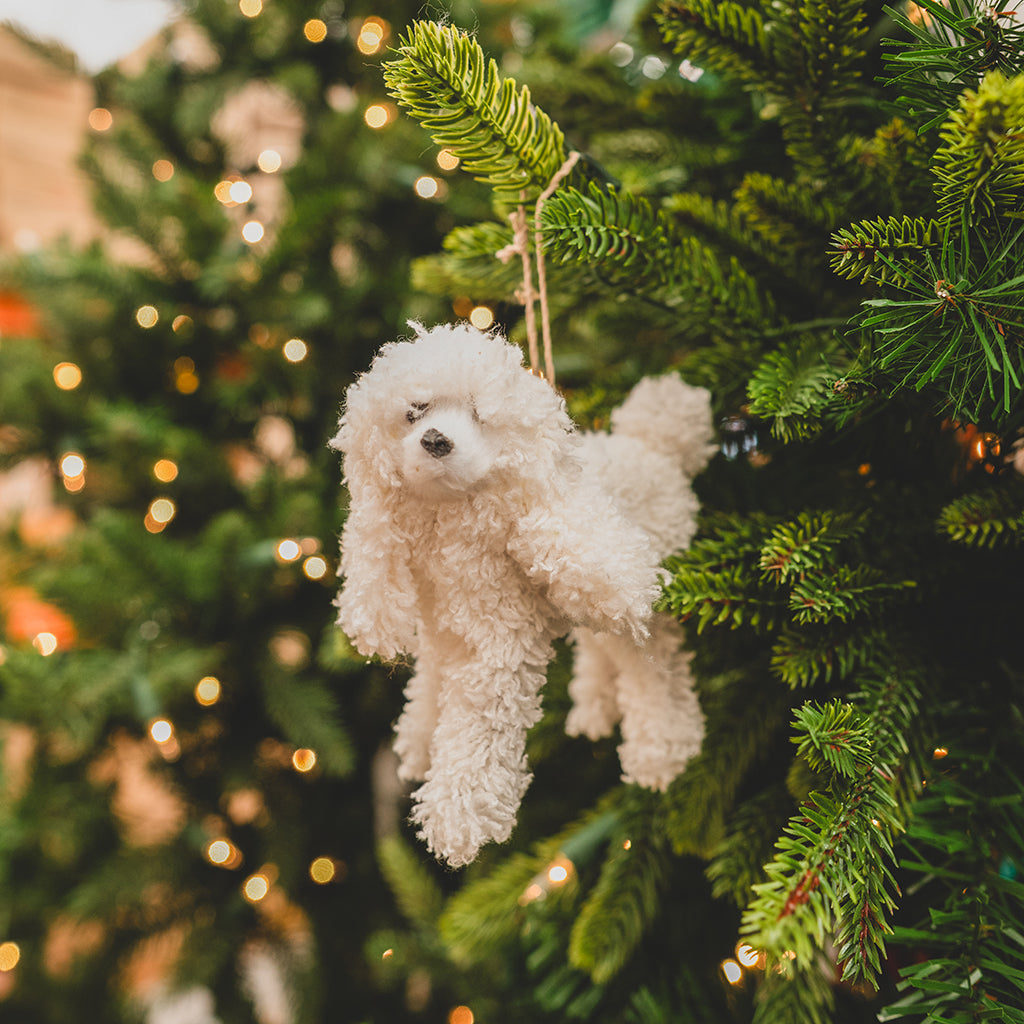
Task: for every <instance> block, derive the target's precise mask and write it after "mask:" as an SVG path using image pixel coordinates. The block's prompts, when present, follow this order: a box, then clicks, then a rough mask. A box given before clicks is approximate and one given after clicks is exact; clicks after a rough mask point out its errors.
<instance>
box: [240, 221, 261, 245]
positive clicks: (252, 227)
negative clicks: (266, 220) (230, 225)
mask: <svg viewBox="0 0 1024 1024" xmlns="http://www.w3.org/2000/svg"><path fill="white" fill-rule="evenodd" d="M264 234H265V231H264V229H263V225H262V224H261V223H260V222H259V221H258V220H250V221H247V222H246V224H245V226H244V227H243V228H242V238H244V239H245V240H246V241H247V242H248V243H249V244H250V245H254V244H255V243H256V242H258V241H259V240H260V239H261V238H262V237H263V235H264Z"/></svg>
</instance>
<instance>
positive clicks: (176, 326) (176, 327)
mask: <svg viewBox="0 0 1024 1024" xmlns="http://www.w3.org/2000/svg"><path fill="white" fill-rule="evenodd" d="M192 327H193V320H192V317H190V316H187V315H186V314H185V313H179V314H178V316H176V317H175V318H174V319H173V320H172V321H171V330H172V331H174V333H175V334H180V333H181V332H182V331H188V330H190V329H191V328H192Z"/></svg>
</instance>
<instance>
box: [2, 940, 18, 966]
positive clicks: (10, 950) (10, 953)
mask: <svg viewBox="0 0 1024 1024" xmlns="http://www.w3.org/2000/svg"><path fill="white" fill-rule="evenodd" d="M20 959H21V950H20V949H19V948H18V944H17V943H16V942H0V971H13V970H14V968H15V967H17V966H18V961H19V960H20Z"/></svg>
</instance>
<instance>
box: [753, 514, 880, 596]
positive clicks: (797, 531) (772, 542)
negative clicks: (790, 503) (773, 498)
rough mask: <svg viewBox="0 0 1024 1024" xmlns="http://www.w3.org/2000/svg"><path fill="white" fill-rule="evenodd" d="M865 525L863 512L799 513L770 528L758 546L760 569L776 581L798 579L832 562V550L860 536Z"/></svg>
mask: <svg viewBox="0 0 1024 1024" xmlns="http://www.w3.org/2000/svg"><path fill="white" fill-rule="evenodd" d="M868 526H869V517H868V514H867V513H866V512H835V511H826V512H801V513H800V514H799V515H798V516H797V517H796V519H793V520H789V521H787V522H783V523H779V525H778V526H776V527H775V529H773V530H772V532H771V534H770V535H769V537H768V539H767V540H766V541H765V543H764V545H763V546H762V548H761V559H760V566H761V569H762V570H763V571H764V573H765V575H766V576H768V577H770V578H771V579H773V580H775V581H776V582H779V583H786V582H789V581H790V580H793V579H794V578H796V579H799V577H801V576H803V574H804V573H806V572H808V571H810V570H812V569H821V568H823V567H824V566H826V565H827V564H829V563H830V562H831V561H833V560H834V556H835V553H836V550H837V549H838V548H840V547H841V546H842V545H844V544H848V543H850V541H853V540H856V539H857V538H859V537H862V536H863V535H864V533H865V532H866V531H867V529H868Z"/></svg>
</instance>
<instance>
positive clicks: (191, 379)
mask: <svg viewBox="0 0 1024 1024" xmlns="http://www.w3.org/2000/svg"><path fill="white" fill-rule="evenodd" d="M174 386H175V388H177V390H178V391H179V392H181V394H183V395H191V394H192V393H193V392H194V391H195V390H196V388H198V387H199V378H198V377H197V376H196V364H195V363H194V362H193V361H192V360H191V359H189V357H188V356H179V357H178V358H177V359H175V360H174Z"/></svg>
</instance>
